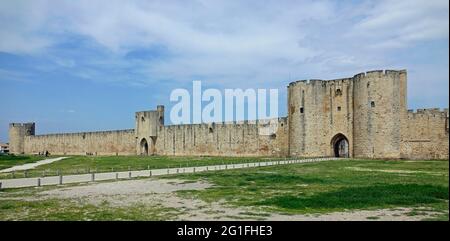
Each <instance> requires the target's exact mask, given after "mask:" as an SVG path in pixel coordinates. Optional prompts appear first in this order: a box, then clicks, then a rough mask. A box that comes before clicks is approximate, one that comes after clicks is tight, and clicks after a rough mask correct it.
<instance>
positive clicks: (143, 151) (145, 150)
mask: <svg viewBox="0 0 450 241" xmlns="http://www.w3.org/2000/svg"><path fill="white" fill-rule="evenodd" d="M140 147H141V155H144V156H148V142H147V140H146V139H145V138H143V139H142V140H141V144H140Z"/></svg>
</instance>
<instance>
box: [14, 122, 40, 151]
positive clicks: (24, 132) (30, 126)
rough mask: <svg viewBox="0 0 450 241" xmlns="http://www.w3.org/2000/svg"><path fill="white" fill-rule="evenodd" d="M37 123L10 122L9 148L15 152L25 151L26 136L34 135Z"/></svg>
mask: <svg viewBox="0 0 450 241" xmlns="http://www.w3.org/2000/svg"><path fill="white" fill-rule="evenodd" d="M34 132H35V123H34V122H31V123H10V124H9V150H10V153H13V154H24V153H25V136H34Z"/></svg>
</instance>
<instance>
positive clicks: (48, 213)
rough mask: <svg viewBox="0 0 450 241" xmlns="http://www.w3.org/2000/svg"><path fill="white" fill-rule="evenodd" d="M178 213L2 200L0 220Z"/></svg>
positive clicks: (159, 217)
mask: <svg viewBox="0 0 450 241" xmlns="http://www.w3.org/2000/svg"><path fill="white" fill-rule="evenodd" d="M177 213H178V212H177V210H175V209H174V208H167V207H164V206H162V205H157V206H149V205H143V204H142V205H136V206H133V207H112V206H110V205H108V204H107V203H105V204H102V205H100V206H98V205H91V204H86V205H81V206H80V204H79V203H78V202H76V201H74V200H70V199H67V200H64V199H50V200H40V201H36V202H32V201H17V200H4V201H3V200H2V201H1V202H0V220H3V221H6V220H22V221H27V220H29V221H34V220H46V221H52V220H53V221H71V220H84V221H89V220H98V221H108V220H148V221H158V220H171V219H174V217H176V215H177Z"/></svg>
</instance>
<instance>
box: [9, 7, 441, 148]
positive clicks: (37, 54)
mask: <svg viewBox="0 0 450 241" xmlns="http://www.w3.org/2000/svg"><path fill="white" fill-rule="evenodd" d="M0 24H1V27H0V100H1V102H0V103H1V106H2V108H1V111H0V142H1V141H7V135H8V134H7V132H8V123H9V122H26V121H35V122H37V132H38V133H47V132H73V131H82V130H108V129H123V128H133V126H134V119H133V118H134V112H135V111H138V110H148V109H153V108H155V107H156V105H157V104H164V105H166V106H167V107H166V108H167V109H170V106H171V103H170V101H169V97H170V92H171V90H173V89H175V88H190V86H191V85H192V81H193V80H202V81H203V85H204V87H205V88H206V87H211V88H220V89H223V88H250V87H251V88H278V89H279V91H280V98H279V102H280V111H279V113H280V115H282V116H284V115H286V107H285V105H286V100H285V98H286V90H285V88H286V85H287V84H288V83H289V82H290V81H293V80H297V79H332V78H341V77H349V76H353V75H354V74H356V73H359V72H364V71H367V70H374V69H407V70H408V78H409V79H408V88H409V89H408V95H409V96H408V105H409V108H427V107H448V99H449V94H448V88H449V67H448V64H449V53H448V51H449V32H448V31H449V30H448V29H449V3H448V1H447V0H392V1H387V0H376V1H375V0H374V1H364V0H360V1H359V0H348V1H320V0H318V1H312V0H311V1H308V0H305V1H302V0H297V1H256V0H255V1H229V0H226V1H212V0H208V1H206V0H202V1H119V0H118V1H114V0H107V1H99V0H95V1H93V0H87V1H83V0H77V1H61V0H58V1H56V0H54V1H41V0H33V1H31V0H29V1H16V0H14V1H12V0H11V1H10V0H2V1H0ZM166 114H167V112H166Z"/></svg>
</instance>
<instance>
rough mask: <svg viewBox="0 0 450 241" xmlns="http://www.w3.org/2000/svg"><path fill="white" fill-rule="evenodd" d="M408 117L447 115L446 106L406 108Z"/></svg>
mask: <svg viewBox="0 0 450 241" xmlns="http://www.w3.org/2000/svg"><path fill="white" fill-rule="evenodd" d="M408 117H412V118H415V117H448V108H444V109H440V108H428V109H416V110H411V109H410V110H408Z"/></svg>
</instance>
